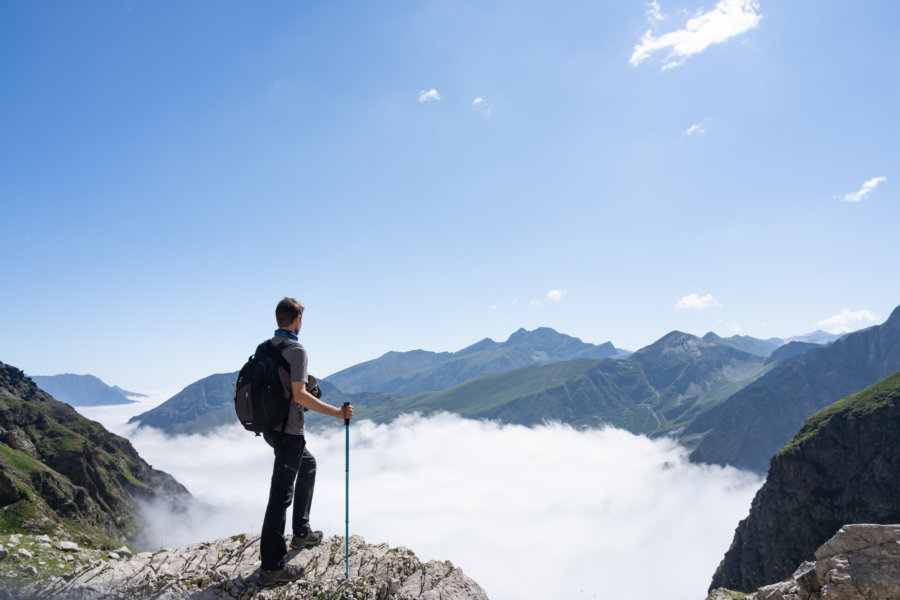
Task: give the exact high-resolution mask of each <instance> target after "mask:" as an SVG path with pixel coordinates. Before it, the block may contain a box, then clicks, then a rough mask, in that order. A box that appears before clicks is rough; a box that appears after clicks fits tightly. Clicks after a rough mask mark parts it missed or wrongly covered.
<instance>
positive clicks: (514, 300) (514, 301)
mask: <svg viewBox="0 0 900 600" xmlns="http://www.w3.org/2000/svg"><path fill="white" fill-rule="evenodd" d="M512 303H513V306H515V305H516V304H518V303H519V299H518V298H513V299H512Z"/></svg>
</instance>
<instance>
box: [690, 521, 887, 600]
mask: <svg viewBox="0 0 900 600" xmlns="http://www.w3.org/2000/svg"><path fill="white" fill-rule="evenodd" d="M737 597H741V596H740V595H738V594H735V593H733V592H729V591H728V590H726V589H721V588H720V589H717V590H715V591H713V592H712V593H710V595H709V596H708V598H707V600H730V599H733V598H737ZM744 600H900V525H865V524H857V525H845V526H844V527H842V528H841V529H840V530H839V531H838V532H837V534H836V535H835V536H834V537H832V538H831V539H830V540H828V541H827V542H825V544H823V545H822V546H821V547H820V548H819V549H818V550H816V553H815V561H807V562H804V563H803V564H801V565H800V567H799V568H798V569H797V570H796V571H794V574H793V576H792V578H791V579H790V580H788V581H784V582H780V583H774V584H771V585H767V586H765V587H761V588H759V589H758V590H757V591H756V592H755V593H753V594H751V595H749V596H745V597H744Z"/></svg>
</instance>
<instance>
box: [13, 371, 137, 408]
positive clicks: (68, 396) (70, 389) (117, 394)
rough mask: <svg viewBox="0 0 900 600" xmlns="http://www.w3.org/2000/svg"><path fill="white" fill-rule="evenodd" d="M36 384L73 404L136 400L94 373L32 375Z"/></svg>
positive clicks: (117, 402) (121, 402)
mask: <svg viewBox="0 0 900 600" xmlns="http://www.w3.org/2000/svg"><path fill="white" fill-rule="evenodd" d="M31 380H32V381H34V383H35V384H37V386H38V387H39V388H41V389H42V390H44V391H45V392H47V393H48V394H50V395H51V396H53V397H54V398H55V399H57V400H59V401H60V402H65V403H66V404H69V405H71V406H101V405H110V404H129V403H131V402H134V400H131V399H130V398H128V397H126V394H129V393H130V392H126V391H125V390H122V389H120V388H117V387H110V386H108V385H106V384H105V383H103V381H101V380H100V379H98V378H97V377H94V376H93V375H73V374H71V373H66V374H64V375H32V376H31Z"/></svg>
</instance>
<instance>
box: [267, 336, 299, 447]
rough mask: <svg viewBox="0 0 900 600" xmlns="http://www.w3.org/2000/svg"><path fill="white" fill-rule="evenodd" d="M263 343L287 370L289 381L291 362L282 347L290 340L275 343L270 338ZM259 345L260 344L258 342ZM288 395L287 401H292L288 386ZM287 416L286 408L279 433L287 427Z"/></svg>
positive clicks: (289, 412)
mask: <svg viewBox="0 0 900 600" xmlns="http://www.w3.org/2000/svg"><path fill="white" fill-rule="evenodd" d="M265 343H266V344H267V345H268V347H269V351H270V352H272V353H273V354H274V355H275V360H276V362H278V365H279V366H281V367H284V370H285V371H287V372H288V381H290V375H291V363H289V362H288V361H287V359H286V358H285V357H284V353H283V351H284V349H285V348H287V347H288V346H289V345H290V342H287V343H284V344H277V345H276V344H275V342H273V341H272V340H266V342H265ZM260 346H262V344H260ZM288 385H290V383H288ZM288 395H289V396H290V400H288V401H289V402H291V403H293V402H294V391H293V390H292V389H290V388H288ZM289 416H291V411H290V410H288V411H287V412H286V413H284V420H283V421H282V422H281V433H284V430H285V429H286V428H287V422H288V417H289Z"/></svg>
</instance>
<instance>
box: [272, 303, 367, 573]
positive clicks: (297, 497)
mask: <svg viewBox="0 0 900 600" xmlns="http://www.w3.org/2000/svg"><path fill="white" fill-rule="evenodd" d="M275 320H276V321H277V323H278V329H277V330H276V331H275V336H274V337H273V338H272V343H273V344H274V345H276V346H277V348H278V349H279V350H281V353H282V355H283V356H284V358H285V359H286V360H287V362H288V364H289V365H290V373H288V372H286V371H285V370H284V369H283V368H282V367H279V375H280V376H281V383H282V386H283V388H284V390H285V398H286V399H287V398H288V397H290V399H291V401H292V402H293V404H292V405H291V409H290V411H289V413H288V417H287V421H286V423H285V424H284V426H283V432H282V431H281V430H280V429H281V427H279V429H277V430H271V431H268V432H266V433H265V434H264V437H265V439H266V441H267V442H268V443H269V445H270V446H272V447H273V448H274V450H275V464H274V467H273V468H272V483H271V487H270V488H269V503H268V506H266V516H265V519H264V520H263V526H262V537H261V540H260V552H259V553H260V558H261V559H262V569H261V571H260V575H259V584H260V585H273V584H277V583H287V582H290V581H294V580H295V579H298V578H299V577H301V576H302V575H303V569H302V568H301V567H299V566H298V565H290V564H285V556H286V555H287V548H286V546H285V542H284V529H285V520H286V514H287V508H288V506H290V504H291V500H292V499H293V501H294V510H293V519H292V521H291V525H292V533H293V535H292V537H291V545H290V547H291V549H292V550H302V549H303V548H308V547H311V546H315V545H317V544H319V543H321V541H322V532H321V531H313V530H312V529H311V528H310V526H309V509H310V506H311V505H312V496H313V487H314V485H315V481H316V459H315V458H313V455H312V454H310V453H309V450H308V449H307V448H306V438H305V431H304V423H303V413H304V411H305V410H307V409H308V410H314V411H316V412H319V413H322V414H326V415H330V416H332V417H335V418H338V419H350V418H351V417H352V416H353V407H352V406H350V405H349V404H347V405H344V406H342V407H338V406H332V405H330V404H326V403H325V402H322V401H321V400H319V399H318V398H317V397H316V396H314V395H313V394H311V393H310V392H309V391H308V390H307V383H308V382H309V381H310V375H309V374H308V373H307V371H306V364H307V356H306V349H305V348H304V347H303V346H302V345H300V343H299V342H298V341H297V334H299V333H300V325H301V324H302V323H303V305H302V304H300V303H299V302H298V301H297V300H295V299H294V298H284V299H283V300H282V301H281V302H279V303H278V306H277V307H276V308H275ZM320 395H321V394H320Z"/></svg>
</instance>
